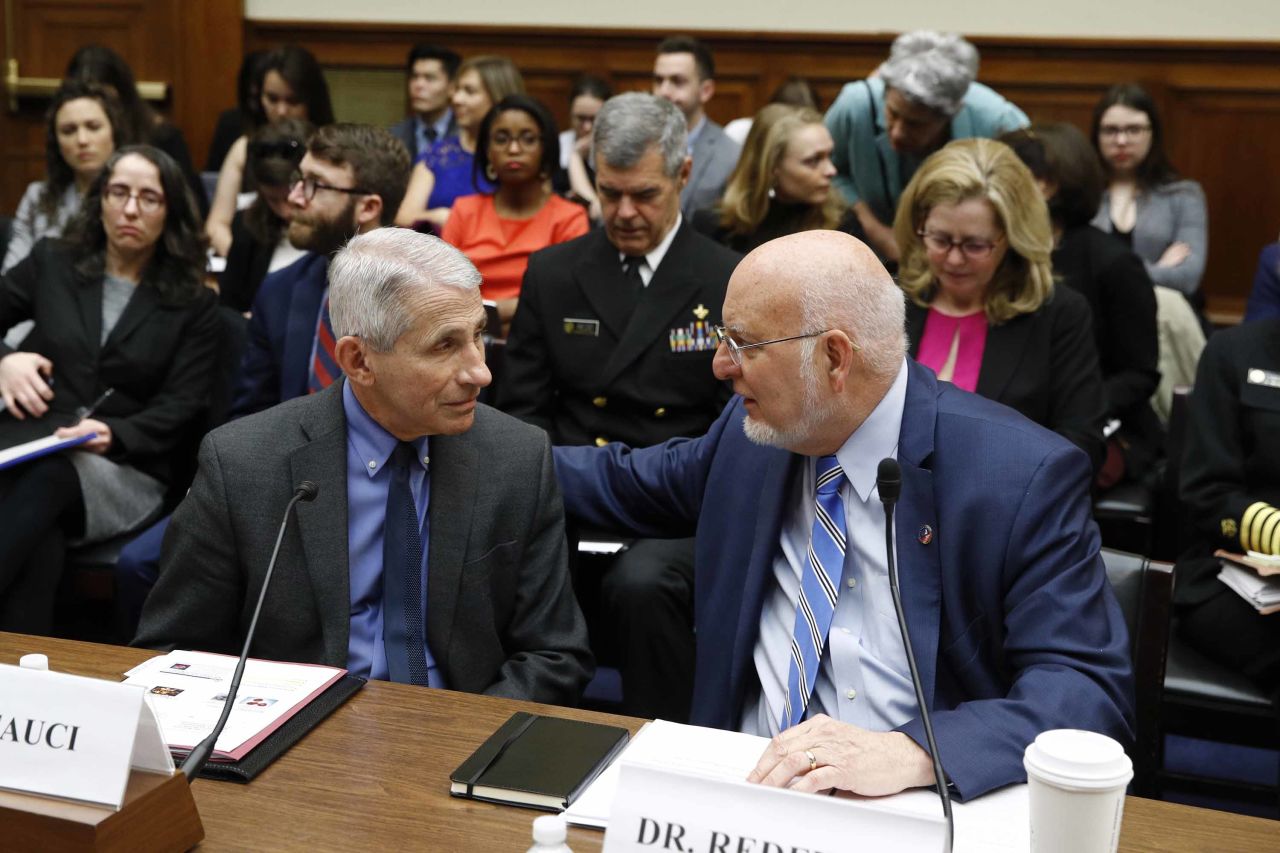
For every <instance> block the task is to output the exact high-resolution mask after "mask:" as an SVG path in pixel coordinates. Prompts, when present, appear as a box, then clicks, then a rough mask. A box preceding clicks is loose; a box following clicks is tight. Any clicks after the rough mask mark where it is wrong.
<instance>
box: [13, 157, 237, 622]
mask: <svg viewBox="0 0 1280 853" xmlns="http://www.w3.org/2000/svg"><path fill="white" fill-rule="evenodd" d="M199 228H200V226H199V219H198V215H197V213H196V206H195V200H194V199H193V198H192V197H191V194H190V192H189V191H188V189H187V187H186V184H185V182H184V180H183V176H182V171H181V169H180V168H179V167H178V165H177V164H176V163H175V162H174V161H173V159H172V158H170V157H169V156H168V155H167V154H165V153H164V152H162V151H160V150H158V149H156V148H153V147H151V146H145V145H142V146H130V147H126V148H122V149H119V150H117V151H116V152H115V153H114V154H113V155H112V156H111V158H110V159H109V160H108V161H107V163H106V165H105V166H104V167H103V170H102V174H101V175H100V176H99V177H98V179H97V180H96V181H95V182H94V183H93V184H92V185H91V187H90V189H89V191H88V193H87V194H86V196H85V203H84V206H83V208H82V210H81V212H80V214H79V216H78V217H77V218H76V219H75V220H74V221H73V223H72V225H71V227H70V228H69V229H68V233H67V238H66V239H65V240H58V241H55V240H44V241H41V242H40V243H39V244H37V245H36V248H35V249H34V250H33V251H32V253H31V255H29V256H28V257H27V259H26V260H24V261H23V262H22V263H20V264H19V265H18V266H16V267H15V268H14V269H12V270H11V271H10V272H9V273H8V274H6V275H5V276H4V277H3V278H0V331H2V330H5V329H8V328H9V327H10V326H12V325H14V324H15V323H17V322H20V321H22V320H34V321H35V329H34V330H33V331H32V333H31V334H30V335H29V336H28V337H27V338H26V340H25V341H24V342H23V345H22V346H23V351H21V352H18V351H14V350H13V349H11V348H9V347H6V346H3V345H0V398H3V401H4V404H5V408H6V411H5V412H4V413H3V414H0V447H11V446H13V445H15V444H19V443H21V442H25V441H30V440H32V439H36V438H42V437H45V436H48V435H50V434H51V433H52V434H54V435H57V436H59V437H62V438H76V437H84V436H92V437H91V438H89V440H88V441H87V442H86V443H84V444H82V445H80V446H79V447H78V448H77V449H74V450H69V451H64V452H61V453H54V454H50V455H47V456H43V457H40V458H39V459H35V460H33V461H28V462H24V463H20V464H18V465H16V466H14V467H11V468H8V469H6V470H3V471H0V518H3V519H4V523H3V525H0V630H18V631H25V632H28V633H41V632H47V631H48V629H49V623H50V621H51V614H52V602H53V592H54V590H55V589H56V586H57V580H58V576H59V575H60V574H61V567H62V559H61V556H62V550H63V547H64V546H65V544H66V543H67V542H76V541H80V542H91V541H98V540H102V539H106V538H109V537H111V536H114V535H117V534H119V533H123V532H125V531H126V530H129V529H133V528H136V527H138V526H140V525H141V524H143V523H145V522H146V521H148V520H149V519H150V518H152V517H154V516H155V515H156V514H157V513H158V512H159V511H160V509H161V506H162V504H163V502H164V498H165V492H166V488H167V486H168V484H169V480H170V477H171V473H172V467H173V465H172V463H173V460H172V459H171V457H172V453H173V451H174V450H175V448H176V447H178V446H179V444H180V442H181V439H182V438H184V436H185V434H186V433H187V431H188V430H189V429H190V428H192V427H193V426H194V424H195V423H196V420H197V417H198V416H199V415H200V414H201V412H202V410H203V409H204V407H205V406H206V405H207V404H208V399H209V393H210V389H211V384H212V381H213V377H214V373H215V371H216V370H217V357H216V355H217V346H218V321H217V313H216V312H217V299H216V297H215V296H214V294H213V292H212V291H210V290H208V289H207V288H205V287H204V285H203V281H202V275H203V270H204V254H203V246H202V241H201V239H200V230H199ZM95 406H96V408H94V407H95ZM89 409H93V411H92V412H89V411H88V410H89Z"/></svg>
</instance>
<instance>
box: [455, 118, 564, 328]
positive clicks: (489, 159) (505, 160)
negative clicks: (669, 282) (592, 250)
mask: <svg viewBox="0 0 1280 853" xmlns="http://www.w3.org/2000/svg"><path fill="white" fill-rule="evenodd" d="M559 163H560V143H559V140H557V139H556V125H555V120H554V119H552V118H551V113H550V112H548V111H547V108H546V107H544V106H543V105H542V104H540V103H539V102H538V101H535V100H534V99H533V98H530V97H529V96H527V95H508V96H507V97H505V98H503V99H502V100H501V101H499V102H498V104H497V105H496V106H495V107H494V108H493V109H491V110H489V112H488V113H487V114H486V115H485V117H484V120H483V121H482V122H480V129H479V131H478V133H477V135H476V156H475V164H474V167H473V168H474V169H475V171H476V174H477V175H484V176H485V177H486V178H488V179H489V180H490V181H492V182H493V183H494V185H495V189H494V191H493V192H492V193H479V194H477V195H469V196H463V197H462V198H459V199H458V200H457V201H455V202H454V203H453V213H452V214H450V216H449V220H448V221H447V222H446V223H445V226H444V233H443V235H442V236H443V237H444V239H445V240H447V241H449V242H450V243H452V244H453V245H455V246H457V247H458V248H459V249H461V250H462V251H463V252H464V253H466V255H467V257H468V258H470V259H471V262H472V263H473V264H475V265H476V269H478V270H480V275H482V276H483V277H484V281H483V283H482V284H481V285H480V293H481V295H482V296H484V298H485V299H491V300H493V301H494V302H497V303H498V316H499V317H501V318H502V324H503V329H504V332H505V329H506V327H507V326H509V325H510V323H511V317H512V316H513V315H514V314H515V312H516V301H517V299H518V298H519V296H520V283H521V281H522V280H523V279H524V271H525V267H527V266H528V265H529V255H530V254H532V253H533V252H536V251H538V250H539V249H545V248H546V247H547V246H550V245H553V244H555V243H563V242H564V241H566V240H572V239H573V238H575V237H581V236H582V235H583V234H586V233H587V213H586V211H585V210H583V208H582V206H581V205H578V204H575V203H573V202H571V201H566V200H565V199H563V198H561V197H560V196H558V195H556V194H555V193H553V192H552V191H551V184H550V180H549V178H550V177H551V173H552V172H554V171H555V169H556V168H557V167H558V165H559Z"/></svg>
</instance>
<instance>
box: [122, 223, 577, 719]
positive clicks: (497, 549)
mask: <svg viewBox="0 0 1280 853" xmlns="http://www.w3.org/2000/svg"><path fill="white" fill-rule="evenodd" d="M479 285H480V275H479V273H478V272H477V271H476V269H475V267H474V266H472V264H471V262H470V261H468V260H467V259H466V257H465V256H464V255H463V254H462V253H460V252H459V251H458V250H457V249H454V248H453V247H452V246H449V245H448V244H446V243H444V242H443V241H441V240H438V239H436V238H434V237H429V236H426V235H422V234H417V233H415V232H412V231H407V230H401V229H391V228H388V229H378V230H375V231H372V232H369V233H368V234H364V235H361V236H358V237H355V238H354V239H352V241H351V242H350V243H349V244H348V245H347V247H346V248H345V249H343V250H342V251H340V252H339V253H338V254H337V256H336V257H335V259H334V261H333V263H332V265H331V267H330V270H329V307H330V316H331V319H332V322H333V329H334V335H335V337H336V338H337V341H336V345H335V348H334V356H335V360H336V361H337V363H338V366H339V367H340V368H341V369H342V373H343V379H342V381H338V382H334V383H333V384H332V385H330V386H329V387H328V388H327V389H325V390H324V391H322V392H319V393H317V394H313V395H310V396H306V397H300V398H297V399H295V400H291V401H288V402H286V403H282V404H281V405H279V406H276V407H274V408H271V409H268V410H267V411H264V412H260V413H258V414H256V415H251V416H249V417H247V418H243V419H241V420H238V421H234V422H232V423H230V424H227V425H226V426H224V427H222V428H220V429H217V430H215V431H214V432H212V433H210V435H209V436H208V437H206V439H205V441H204V443H203V445H202V446H201V448H200V470H199V473H198V474H197V476H196V480H195V484H194V485H193V486H192V488H191V492H190V494H188V496H187V498H186V500H184V501H183V503H182V505H181V506H179V507H178V510H177V511H176V512H175V513H174V516H173V522H172V524H171V525H170V527H169V530H168V534H167V536H166V538H165V544H164V551H163V556H162V559H161V570H160V578H159V581H158V582H157V584H156V586H155V589H154V590H153V591H152V593H151V596H150V597H149V598H148V600H147V604H146V607H145V609H144V610H143V614H142V622H141V625H140V626H139V630H138V636H137V638H136V639H135V641H134V642H135V644H137V645H142V646H149V647H153V648H168V649H172V648H184V649H199V650H205V651H213V652H233V651H234V650H236V649H238V647H239V645H240V644H241V643H242V642H243V638H244V635H245V631H246V630H247V625H248V622H249V619H250V618H251V616H252V613H253V609H254V603H255V602H256V600H257V597H258V594H259V590H260V589H261V587H262V583H263V576H264V573H265V570H266V566H267V562H268V558H269V557H270V555H271V549H272V545H273V543H274V541H275V537H276V530H277V524H278V523H279V518H280V513H281V511H283V509H284V507H285V505H286V504H287V503H288V502H289V498H290V497H291V496H292V495H293V494H294V491H295V489H296V488H297V486H298V483H300V482H301V481H303V480H311V481H312V482H314V483H315V484H316V485H317V486H318V487H319V494H318V497H316V498H315V500H313V501H311V502H307V503H301V504H299V505H298V510H297V516H298V517H297V521H296V524H291V525H290V527H289V530H288V532H287V533H286V534H285V537H284V540H283V543H282V544H281V546H280V553H279V561H278V563H277V565H276V570H275V576H274V577H273V579H272V583H271V587H270V589H269V590H268V591H267V596H266V601H265V604H264V606H263V610H262V616H261V619H260V621H259V624H258V632H257V635H256V637H255V640H254V644H253V647H252V648H251V649H250V654H252V655H254V656H255V657H262V658H271V659H275V660H289V661H298V662H302V663H322V664H327V665H331V666H341V667H345V668H347V669H349V670H350V671H351V672H353V673H355V674H358V675H365V676H369V677H371V678H380V679H389V680H392V681H401V682H407V683H412V684H421V685H427V686H431V687H443V688H448V689H452V690H461V691H465V692H471V693H488V694H492V695H497V696H507V697H511V698H517V699H528V700H533V701H539V702H554V703H561V704H571V703H573V702H576V700H577V699H578V698H579V696H580V694H581V691H582V688H583V687H584V686H585V685H586V682H587V680H588V678H589V677H590V675H591V669H592V661H591V655H590V652H589V651H588V648H587V635H586V627H585V623H584V622H583V618H582V613H581V611H580V610H579V609H578V605H577V601H576V600H575V598H574V595H573V590H572V588H571V586H570V584H569V578H568V569H567V562H566V553H565V544H564V510H563V507H562V505H561V501H560V493H559V490H558V488H557V486H556V481H555V472H554V469H553V466H552V461H551V450H550V443H549V441H548V440H547V436H546V434H545V433H544V432H543V431H542V430H539V429H537V428H536V427H532V426H528V425H526V424H523V423H521V422H519V421H517V420H515V419H514V418H510V417H508V416H506V415H503V414H501V413H499V412H497V411H494V410H492V409H489V408H487V407H486V406H484V405H481V404H479V403H478V402H477V399H476V398H477V396H478V395H479V393H480V389H481V388H483V387H484V386H486V385H488V384H489V382H490V375H489V370H488V368H486V367H485V363H484V346H483V342H482V334H483V332H484V329H485V314H484V307H483V305H482V302H481V299H480V291H479Z"/></svg>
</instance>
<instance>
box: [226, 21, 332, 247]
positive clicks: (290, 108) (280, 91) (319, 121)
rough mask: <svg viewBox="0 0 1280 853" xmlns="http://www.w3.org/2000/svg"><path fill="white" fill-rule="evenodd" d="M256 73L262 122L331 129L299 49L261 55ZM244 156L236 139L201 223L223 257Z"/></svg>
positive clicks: (309, 62) (318, 85) (327, 107)
mask: <svg viewBox="0 0 1280 853" xmlns="http://www.w3.org/2000/svg"><path fill="white" fill-rule="evenodd" d="M258 71H259V72H260V73H261V75H262V76H261V83H260V84H259V91H261V93H262V95H261V98H260V100H261V103H262V112H263V114H264V115H265V116H266V119H267V121H268V122H276V121H279V120H280V119H284V118H291V119H296V120H298V121H308V122H311V124H312V125H313V126H315V127H323V126H325V125H326V124H332V123H333V106H332V105H331V104H330V102H329V84H328V83H326V82H325V79H324V72H323V71H321V70H320V63H318V62H316V58H315V57H314V56H312V55H311V52H310V51H309V50H307V49H306V48H304V47H296V46H293V45H288V46H285V47H281V48H277V49H275V50H273V51H271V52H270V53H268V54H267V55H266V57H265V58H264V59H263V60H262V64H261V65H259V66H258ZM248 156H249V137H248V136H247V135H245V136H241V137H240V138H239V139H237V140H236V142H235V144H234V145H232V146H231V150H230V151H228V152H227V156H226V159H225V160H224V161H223V163H222V170H221V171H220V172H219V173H218V187H217V189H216V190H215V191H214V194H213V206H212V208H211V209H210V210H209V218H208V220H207V221H206V222H205V227H204V230H205V234H206V235H208V237H209V243H210V244H211V245H212V246H213V250H214V251H215V252H217V253H218V254H219V255H222V256H223V257H226V254H227V251H228V250H229V249H230V248H231V220H232V219H233V218H234V217H235V213H236V208H237V206H238V203H237V202H238V199H239V196H240V191H241V188H242V185H243V182H244V177H245V165H246V163H247V162H248Z"/></svg>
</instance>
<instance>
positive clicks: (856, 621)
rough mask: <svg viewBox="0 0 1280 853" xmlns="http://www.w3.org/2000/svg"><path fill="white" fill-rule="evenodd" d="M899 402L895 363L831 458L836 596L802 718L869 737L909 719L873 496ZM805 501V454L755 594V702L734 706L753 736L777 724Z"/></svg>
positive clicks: (808, 500)
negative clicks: (764, 579) (842, 533)
mask: <svg viewBox="0 0 1280 853" xmlns="http://www.w3.org/2000/svg"><path fill="white" fill-rule="evenodd" d="M906 395H907V365H906V360H905V359H904V360H903V363H902V367H901V368H900V369H899V370H898V376H897V378H896V379H895V380H894V382H893V385H892V386H891V387H890V388H889V392H888V393H887V394H885V396H884V399H882V400H881V401H880V403H879V404H878V405H877V406H876V408H875V409H874V410H873V411H872V412H871V415H870V416H869V417H868V418H867V419H866V421H864V422H863V424H862V425H861V426H860V427H858V429H857V430H855V431H854V433H853V435H851V436H849V438H848V439H847V440H846V441H845V443H844V445H843V446H841V448H840V449H839V450H838V451H836V458H837V459H838V460H839V462H840V467H841V468H843V469H844V472H845V477H846V482H845V483H844V485H843V486H841V488H840V496H841V498H842V499H843V500H844V509H845V530H846V532H847V534H848V548H847V550H846V551H845V560H844V568H843V571H842V574H841V577H840V595H839V598H838V599H837V600H836V610H835V615H834V616H833V618H832V621H831V631H830V633H829V634H828V636H827V644H826V647H825V648H824V650H823V653H822V663H821V666H820V668H819V670H818V676H817V679H816V681H815V683H814V691H813V694H814V695H813V699H812V700H811V701H810V702H809V708H808V710H807V712H806V714H805V718H806V719H808V718H809V717H812V716H814V715H815V714H826V715H827V716H829V717H833V718H835V719H838V720H840V721H842V722H846V723H852V724H854V725H856V726H859V727H861V728H864V729H868V730H870V731H890V730H892V729H894V728H896V727H897V726H900V725H902V724H903V723H905V722H907V721H908V720H910V719H913V718H915V717H916V716H917V710H916V699H915V691H914V689H913V688H912V686H911V670H910V669H909V668H908V667H907V653H906V650H905V648H904V647H903V645H902V635H901V634H900V633H899V631H898V620H897V616H896V615H895V613H894V607H893V596H892V593H891V592H890V589H889V564H888V560H887V558H886V556H885V551H884V505H883V504H881V503H880V495H879V492H878V491H877V489H876V469H877V468H878V467H879V465H880V460H881V459H884V458H885V457H887V456H893V457H896V456H897V453H898V434H899V433H900V432H901V429H902V410H903V406H904V404H905V402H906ZM813 504H814V459H813V457H809V458H806V459H805V460H804V464H802V465H801V466H799V475H798V476H797V477H796V478H795V479H794V480H793V481H792V483H791V485H790V496H789V499H788V502H787V506H788V507H790V509H788V510H787V516H786V518H784V519H783V522H782V534H781V537H780V543H779V544H780V548H779V553H778V556H777V557H776V558H775V559H774V563H773V578H774V580H773V583H771V584H770V588H769V589H767V590H766V591H765V599H764V607H763V609H762V611H761V614H760V635H759V637H757V639H756V646H755V651H754V654H753V659H754V661H755V667H756V674H757V675H758V676H759V679H760V692H759V696H758V700H757V701H754V702H753V701H751V699H750V698H748V701H747V703H746V705H745V706H744V708H743V715H742V725H741V728H742V730H743V731H744V732H749V733H751V734H757V735H761V736H763V737H773V736H774V735H776V734H778V731H779V728H780V720H781V719H782V709H783V700H784V697H785V696H786V692H787V687H786V684H787V673H788V667H789V666H790V665H791V654H790V648H791V635H792V628H793V626H794V624H795V618H796V599H797V597H798V595H799V590H800V577H801V573H802V572H803V571H804V565H805V554H806V552H807V551H808V548H809V536H810V532H811V531H812V529H813V517H814V506H813ZM895 549H896V546H895Z"/></svg>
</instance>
